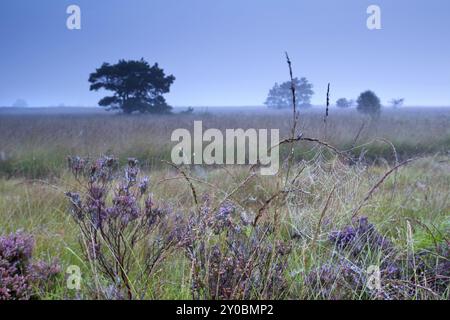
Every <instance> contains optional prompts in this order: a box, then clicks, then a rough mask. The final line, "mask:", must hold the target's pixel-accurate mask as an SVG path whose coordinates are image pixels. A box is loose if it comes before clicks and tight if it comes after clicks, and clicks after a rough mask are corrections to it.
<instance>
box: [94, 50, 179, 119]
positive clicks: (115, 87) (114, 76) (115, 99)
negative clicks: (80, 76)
mask: <svg viewBox="0 0 450 320" xmlns="http://www.w3.org/2000/svg"><path fill="white" fill-rule="evenodd" d="M174 81H175V77H174V76H173V75H168V76H166V75H165V73H164V70H163V69H161V68H159V66H158V64H157V63H155V64H154V65H153V66H150V65H149V64H148V62H146V61H145V60H144V59H141V60H128V61H127V60H119V62H118V63H117V64H114V65H111V64H109V63H104V64H103V65H102V66H101V67H100V68H98V69H97V70H96V71H95V72H94V73H92V74H91V75H90V76H89V82H90V83H91V86H90V90H91V91H98V90H100V89H105V90H108V91H112V92H114V94H113V95H112V96H108V97H104V98H103V99H101V100H100V101H99V103H98V104H99V105H100V106H103V107H108V110H122V111H123V112H124V113H128V114H129V113H133V112H141V113H147V112H148V113H170V110H171V109H172V107H170V106H169V105H168V104H167V103H166V100H165V99H164V97H163V94H165V93H168V92H169V91H170V86H171V85H172V83H173V82H174Z"/></svg>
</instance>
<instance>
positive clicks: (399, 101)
mask: <svg viewBox="0 0 450 320" xmlns="http://www.w3.org/2000/svg"><path fill="white" fill-rule="evenodd" d="M404 102H405V99H404V98H400V99H392V100H391V101H390V103H391V105H392V107H393V108H398V107H401V106H402V105H403V103H404Z"/></svg>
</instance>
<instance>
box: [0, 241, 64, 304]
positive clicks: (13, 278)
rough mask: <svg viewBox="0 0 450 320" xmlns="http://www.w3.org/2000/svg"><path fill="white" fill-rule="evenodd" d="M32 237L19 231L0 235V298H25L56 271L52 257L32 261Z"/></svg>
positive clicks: (57, 268)
mask: <svg viewBox="0 0 450 320" xmlns="http://www.w3.org/2000/svg"><path fill="white" fill-rule="evenodd" d="M33 248H34V240H33V237H32V236H31V235H27V234H25V233H23V232H17V233H15V234H10V235H9V236H1V237H0V300H25V299H30V298H32V297H33V296H34V293H35V292H34V289H36V288H37V289H40V288H41V287H42V286H43V285H44V284H45V285H47V286H49V284H51V283H50V281H52V280H54V279H55V277H56V276H57V275H58V274H59V273H60V267H59V265H58V263H57V262H56V261H55V262H53V263H52V264H51V265H48V264H47V263H45V262H44V261H38V262H32V260H31V259H32V253H33Z"/></svg>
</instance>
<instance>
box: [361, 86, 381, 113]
mask: <svg viewBox="0 0 450 320" xmlns="http://www.w3.org/2000/svg"><path fill="white" fill-rule="evenodd" d="M357 110H358V111H359V112H361V113H364V114H368V115H370V116H371V117H372V118H377V117H378V116H379V115H380V112H381V102H380V98H378V97H377V95H376V94H375V93H374V92H372V91H365V92H363V93H361V94H360V96H359V97H358V100H357Z"/></svg>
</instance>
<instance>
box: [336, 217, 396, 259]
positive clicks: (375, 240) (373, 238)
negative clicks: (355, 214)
mask: <svg viewBox="0 0 450 320" xmlns="http://www.w3.org/2000/svg"><path fill="white" fill-rule="evenodd" d="M329 240H330V241H331V242H332V243H334V244H335V246H336V248H337V249H339V250H348V251H349V252H350V253H351V254H352V255H353V256H355V257H356V256H358V255H360V254H361V253H363V252H364V251H367V250H372V251H377V250H380V251H384V252H388V251H389V250H391V249H392V244H391V242H390V241H389V240H388V239H387V238H386V237H384V236H382V235H380V234H379V233H378V231H377V230H376V229H375V227H374V225H373V224H371V223H369V220H368V219H367V217H361V218H359V219H358V220H357V221H356V222H355V223H354V225H353V226H347V227H345V228H344V229H343V230H341V231H334V232H332V233H331V234H330V237H329Z"/></svg>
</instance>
